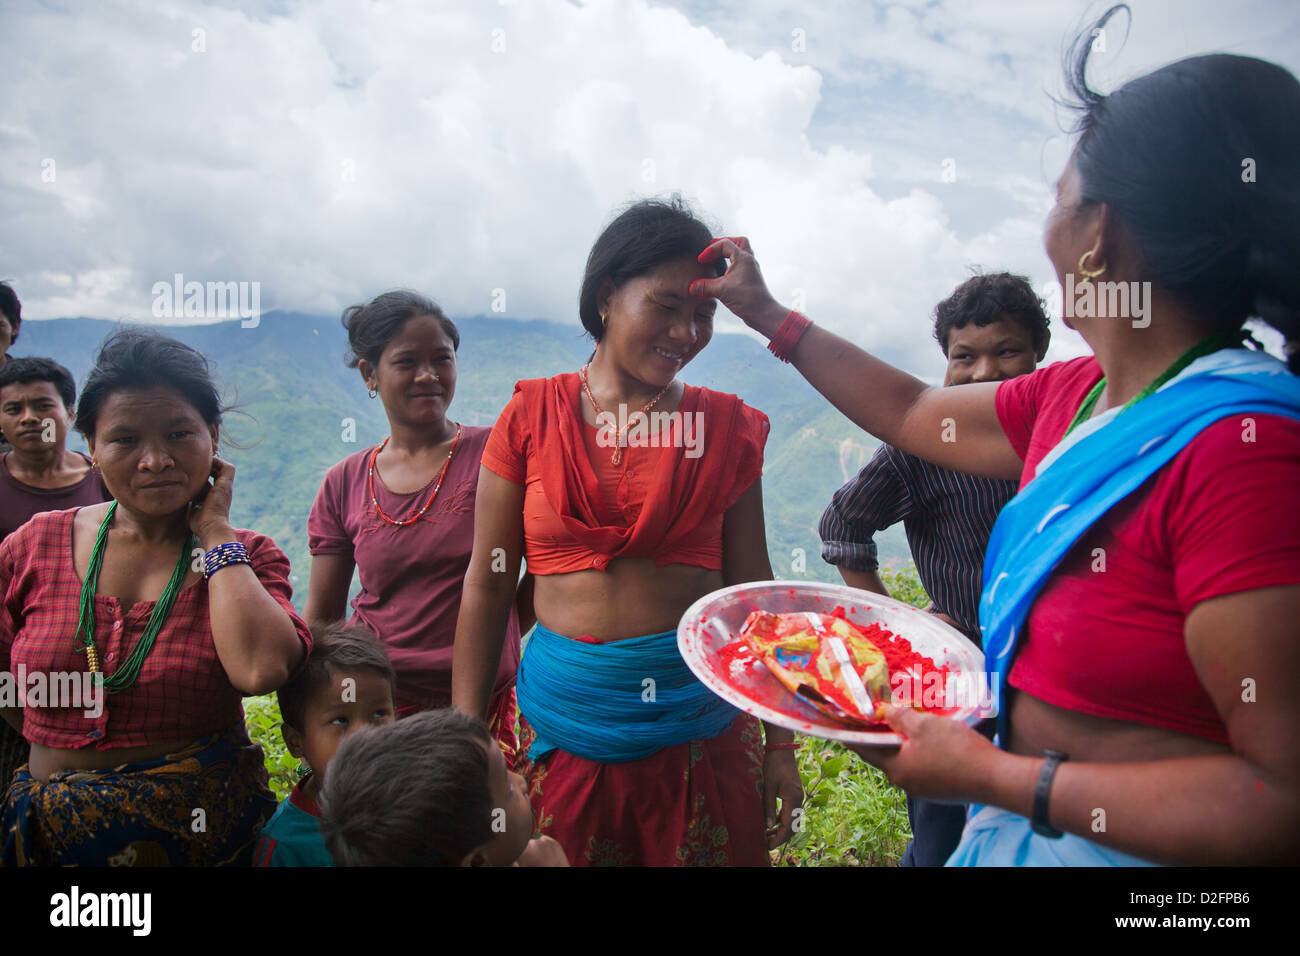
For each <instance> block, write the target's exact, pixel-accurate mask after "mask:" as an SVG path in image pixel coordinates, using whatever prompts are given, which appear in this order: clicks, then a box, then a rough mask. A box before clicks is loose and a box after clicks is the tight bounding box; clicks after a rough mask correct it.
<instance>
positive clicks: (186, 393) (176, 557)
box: [0, 330, 311, 866]
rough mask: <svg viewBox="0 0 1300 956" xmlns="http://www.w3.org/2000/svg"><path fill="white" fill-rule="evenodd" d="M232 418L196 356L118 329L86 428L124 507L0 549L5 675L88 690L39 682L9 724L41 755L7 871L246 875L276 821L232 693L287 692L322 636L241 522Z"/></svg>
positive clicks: (284, 570) (20, 783)
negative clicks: (234, 515)
mask: <svg viewBox="0 0 1300 956" xmlns="http://www.w3.org/2000/svg"><path fill="white" fill-rule="evenodd" d="M221 414H222V407H221V401H220V397H219V396H218V393H217V389H216V386H215V385H214V383H213V381H212V378H211V376H210V375H209V373H208V366H207V362H206V361H205V360H204V358H203V356H202V355H200V354H199V353H198V352H195V351H194V350H193V349H191V348H189V347H188V346H186V345H183V344H182V343H180V342H177V341H176V340H174V339H170V338H167V337H166V336H163V335H159V334H157V333H153V332H147V331H136V330H127V331H123V332H118V333H115V334H114V335H113V336H111V337H110V338H109V339H108V341H106V342H105V343H104V345H103V347H102V348H101V349H100V352H99V356H98V358H97V360H96V363H95V367H94V368H93V369H91V371H90V375H89V377H88V378H87V379H86V385H85V388H84V389H83V390H82V398H81V403H80V404H79V405H78V407H77V417H76V426H77V429H78V431H80V432H81V433H82V434H83V435H85V436H86V440H87V442H88V443H89V446H90V451H91V454H92V455H93V456H94V459H95V462H96V464H97V465H98V467H99V468H100V469H101V471H102V474H103V479H104V483H105V485H107V487H108V491H109V493H110V494H112V495H113V499H114V500H112V501H110V502H108V503H106V504H102V505H91V506H88V507H83V508H76V509H70V510H66V511H51V512H47V513H45V514H40V515H37V516H36V517H34V518H33V519H32V520H31V521H29V522H28V523H27V524H25V525H24V526H23V527H21V528H19V529H18V530H17V531H16V532H14V533H13V534H11V535H9V537H7V538H5V540H4V542H3V543H0V670H4V671H10V672H16V671H18V670H19V669H23V670H25V672H26V674H28V675H36V674H40V675H43V676H44V677H45V678H46V681H47V689H48V690H51V691H52V689H53V688H54V686H55V685H56V683H57V684H58V685H59V686H61V687H62V688H63V689H64V690H68V689H70V688H71V687H72V686H73V684H74V683H75V686H76V687H77V689H79V690H81V691H82V693H81V694H80V695H79V696H80V698H81V699H71V698H69V699H66V700H65V699H59V700H51V699H46V700H44V701H39V700H37V699H35V698H36V694H35V688H34V687H30V688H29V689H30V691H31V692H30V693H29V694H28V696H27V698H26V704H27V706H25V707H23V708H22V709H21V710H19V709H17V708H6V709H5V711H4V718H5V719H6V720H8V721H9V722H10V723H11V724H12V725H13V726H15V727H18V728H20V729H21V730H22V732H23V735H24V736H25V737H26V738H27V739H28V740H29V741H30V742H31V747H32V749H31V760H30V763H29V765H28V766H27V767H25V768H23V769H20V770H19V771H18V773H17V774H16V775H15V777H14V781H13V784H12V785H11V786H10V788H9V791H8V794H7V797H6V801H5V805H4V816H3V840H4V843H3V855H2V856H0V861H2V862H3V863H4V864H5V865H11V866H12V865H33V864H34V865H44V866H62V865H69V864H79V865H104V864H115V865H146V866H160V865H161V866H165V865H168V864H170V865H174V866H175V865H223V864H247V863H248V862H249V857H250V854H251V851H252V846H253V840H254V838H255V837H256V834H257V830H258V828H259V827H260V826H261V825H262V823H263V822H264V821H265V820H266V818H267V817H269V816H270V815H271V813H272V811H273V810H274V809H275V799H274V798H273V797H272V795H271V793H270V791H269V790H268V789H267V787H266V784H267V775H266V768H265V766H264V765H263V762H262V751H261V748H259V747H258V746H256V745H255V744H251V743H250V742H249V739H248V734H247V732H246V731H245V729H244V713H243V708H242V706H241V704H240V698H241V697H246V696H252V695H256V694H266V693H269V692H270V691H273V690H275V689H277V688H278V687H280V685H281V684H283V683H284V682H285V680H287V679H288V678H289V677H290V675H291V674H292V673H293V671H294V670H295V669H296V668H297V667H298V666H300V665H301V663H302V662H303V661H304V660H305V659H306V656H307V653H308V652H309V651H310V648H311V635H310V633H309V632H308V630H307V626H306V625H305V624H304V623H303V621H302V620H300V619H299V618H298V616H297V615H296V614H295V613H294V611H293V606H292V604H290V601H289V597H290V593H291V589H290V587H289V581H288V576H289V562H288V561H287V560H286V559H285V556H284V554H283V552H281V551H280V549H279V548H278V547H276V545H275V543H274V542H273V541H272V540H271V539H270V538H267V537H266V536H264V535H260V534H258V533H257V532H255V531H241V530H237V529H235V528H233V527H232V526H231V524H230V503H231V497H232V495H233V493H234V480H235V469H234V466H233V465H231V464H229V463H228V462H224V461H222V460H221V459H220V458H217V457H216V455H215V452H216V448H217V440H218V437H219V427H220V424H221ZM209 479H210V480H211V482H210V483H209ZM59 675H65V676H62V677H61V676H59ZM87 675H90V676H89V677H87ZM69 678H71V679H69ZM101 680H102V683H100V681H101ZM28 684H29V685H31V684H32V682H31V681H30V680H29V681H28Z"/></svg>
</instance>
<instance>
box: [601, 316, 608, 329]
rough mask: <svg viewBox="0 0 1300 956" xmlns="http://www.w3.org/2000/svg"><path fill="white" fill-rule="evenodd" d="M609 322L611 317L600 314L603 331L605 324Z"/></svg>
mask: <svg viewBox="0 0 1300 956" xmlns="http://www.w3.org/2000/svg"><path fill="white" fill-rule="evenodd" d="M608 321H609V316H608V315H607V314H606V313H604V312H602V313H600V327H601V328H602V329H603V328H604V327H605V323H606V322H608Z"/></svg>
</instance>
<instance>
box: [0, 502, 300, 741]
mask: <svg viewBox="0 0 1300 956" xmlns="http://www.w3.org/2000/svg"><path fill="white" fill-rule="evenodd" d="M79 510H80V509H78V508H72V509H69V510H66V511H49V512H45V513H44V514H38V515H36V516H35V517H33V518H32V519H31V521H29V522H27V524H25V525H23V526H22V527H21V528H19V529H18V530H17V531H15V532H14V533H13V534H11V535H9V537H7V538H5V539H4V541H3V542H0V601H2V602H3V603H2V604H0V671H8V672H10V673H11V674H13V677H14V679H15V680H17V681H19V682H20V683H24V684H25V686H26V689H27V691H28V703H29V704H30V705H36V704H38V703H40V701H39V699H33V698H37V694H38V692H39V693H40V694H42V695H44V694H49V693H50V690H48V689H45V688H46V687H52V686H53V684H55V683H61V684H64V680H60V679H59V678H58V677H57V676H54V677H51V676H50V675H57V674H59V673H63V674H76V675H81V674H82V673H85V672H86V671H87V667H86V655H85V652H84V651H83V650H82V649H81V645H80V644H79V643H78V642H77V641H76V639H75V638H74V635H75V634H76V632H77V616H78V614H77V612H78V604H79V602H80V599H81V584H82V582H81V578H80V577H78V575H77V571H76V568H75V566H74V565H73V557H72V524H73V519H74V518H75V516H76V514H77V511H79ZM235 535H236V536H237V538H238V540H239V541H240V542H242V543H243V545H244V547H245V548H246V549H247V550H248V557H249V561H250V562H251V563H252V567H253V571H254V573H255V574H256V575H257V578H258V580H259V581H261V582H262V587H264V588H266V590H267V593H268V594H270V595H271V596H272V597H273V598H275V600H276V603H278V604H279V605H280V606H281V607H282V608H284V609H285V611H286V612H287V613H288V614H289V619H290V620H292V621H293V626H294V628H295V629H296V630H297V632H298V637H299V638H300V639H301V640H302V642H303V645H304V646H305V647H306V648H307V650H308V652H310V650H311V632H310V631H308V630H307V625H306V624H304V623H303V621H302V619H301V618H300V617H298V615H297V613H296V612H295V611H294V609H293V605H292V604H291V603H290V601H289V598H290V596H291V594H292V593H293V592H292V588H290V586H289V560H288V559H287V558H286V557H285V556H284V552H283V551H281V550H280V549H279V548H278V547H276V544H275V542H274V541H272V540H271V539H270V538H268V537H266V536H265V535H261V534H258V533H257V532H256V531H236V532H235ZM217 573H218V574H220V573H222V572H220V571H219V572H217ZM155 603H156V602H154V601H141V602H140V603H138V604H133V605H132V606H131V607H129V608H125V609H124V608H123V607H122V603H121V601H119V600H118V599H117V598H115V597H109V596H108V595H104V594H97V595H95V646H96V647H97V648H98V649H99V661H100V666H101V667H102V668H103V670H104V672H105V673H108V674H111V673H113V672H114V671H116V670H117V668H118V667H119V666H121V664H122V662H123V661H125V660H126V658H127V656H128V655H129V654H130V653H131V649H132V648H134V647H135V643H136V641H137V640H139V638H140V635H141V634H142V633H143V632H144V629H145V627H146V626H147V625H148V623H149V615H150V614H151V613H152V612H153V608H154V604H155ZM38 679H39V683H40V685H45V686H43V687H41V688H40V689H39V691H38V686H37V683H36V681H37V680H38ZM69 683H70V682H69ZM78 684H79V686H84V684H82V683H81V681H80V680H78ZM64 686H65V688H67V687H68V684H64ZM59 696H60V698H62V697H63V695H59ZM242 696H243V695H242V694H241V693H240V692H239V691H238V690H236V689H235V688H234V687H232V686H231V684H230V679H229V678H228V677H227V676H226V671H225V669H224V668H223V667H222V666H221V661H219V660H218V659H217V648H216V645H214V644H213V643H212V627H211V624H210V621H209V617H208V582H207V580H206V579H202V578H200V579H199V580H198V581H197V582H196V583H194V584H192V585H190V586H189V587H187V588H184V589H182V590H181V592H180V593H179V594H178V595H177V596H176V603H175V604H173V605H172V611H171V614H169V615H168V617H167V620H166V622H165V623H164V624H163V627H162V630H161V631H159V633H158V638H157V640H156V641H155V643H154V646H153V651H152V652H151V653H150V654H149V656H148V657H147V658H145V661H144V665H143V666H142V667H141V668H140V674H139V677H138V678H137V679H136V681H135V683H134V684H132V685H131V686H130V687H129V688H127V689H126V690H124V691H122V692H121V693H117V694H109V693H107V692H104V691H100V692H99V693H98V702H99V703H101V704H102V711H101V712H100V713H99V714H98V715H97V716H87V713H93V712H94V710H95V707H94V706H93V702H92V701H87V700H86V699H85V698H80V699H78V700H67V699H61V700H59V701H57V702H58V703H74V704H77V705H78V706H70V707H52V706H49V703H54V702H56V701H51V700H49V698H47V699H46V701H45V702H44V703H45V705H44V706H26V707H24V708H23V736H24V737H26V738H27V739H28V740H30V741H31V742H32V743H36V744H41V745H43V746H46V747H58V748H60V749H64V750H79V749H82V748H86V747H94V748H95V749H96V750H115V749H118V748H122V747H148V746H155V745H157V744H165V743H169V742H172V741H181V740H194V739H196V738H198V737H201V736H203V735H204V734H207V733H211V732H212V731H214V730H219V729H221V728H222V727H227V726H229V725H231V724H233V723H235V722H237V721H242V720H243V718H244V709H243V707H242V706H241V704H240V699H241V698H242Z"/></svg>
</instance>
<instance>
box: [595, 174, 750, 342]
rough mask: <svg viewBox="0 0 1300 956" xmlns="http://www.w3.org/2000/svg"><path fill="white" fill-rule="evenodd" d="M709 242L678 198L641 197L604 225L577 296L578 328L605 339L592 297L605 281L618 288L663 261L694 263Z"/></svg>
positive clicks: (717, 268)
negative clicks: (688, 260) (678, 260)
mask: <svg viewBox="0 0 1300 956" xmlns="http://www.w3.org/2000/svg"><path fill="white" fill-rule="evenodd" d="M712 238H713V234H712V232H710V230H709V227H708V226H707V225H705V224H704V222H703V221H702V220H701V219H700V218H699V217H698V216H697V215H696V214H695V213H694V211H692V209H691V207H690V205H689V204H688V203H687V202H686V201H685V200H684V199H682V197H681V196H679V195H676V194H674V195H672V196H670V197H669V198H667V199H642V200H640V201H638V202H634V203H632V204H631V205H629V206H628V207H627V208H625V209H624V210H623V211H622V212H621V213H619V214H618V215H617V216H616V217H614V220H613V221H612V222H611V223H610V224H609V225H608V226H606V227H605V229H604V231H603V232H601V234H600V236H599V237H598V238H597V239H596V242H595V244H594V245H593V246H592V247H591V254H590V255H588V256H587V268H586V271H585V272H584V273H583V276H582V291H581V292H580V293H579V294H578V316H579V318H581V319H582V327H583V328H584V329H586V330H587V331H588V332H589V333H591V337H592V338H593V339H595V340H596V341H597V342H599V341H600V340H601V338H602V337H603V336H604V334H605V328H604V325H603V323H602V322H601V321H600V310H599V308H597V306H596V299H597V298H598V297H599V295H600V287H601V285H602V284H603V283H604V281H605V280H606V279H609V280H610V282H612V283H613V284H614V286H615V287H616V288H617V287H618V286H619V285H621V284H623V283H624V282H626V281H627V280H628V279H635V278H636V277H637V276H643V275H645V274H646V273H648V272H651V271H653V270H654V269H655V267H656V266H660V265H662V264H663V263H665V262H672V261H673V260H674V259H681V258H683V257H686V256H689V257H690V258H692V259H693V258H695V257H696V256H698V255H699V254H700V253H701V252H703V251H704V249H705V247H706V246H708V244H709V240H710V239H712ZM725 268H726V267H725V266H724V264H723V262H722V260H720V259H719V260H718V261H717V262H715V263H714V265H713V270H714V272H713V274H714V275H715V276H720V275H722V273H723V271H724V269H725Z"/></svg>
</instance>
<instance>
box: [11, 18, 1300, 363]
mask: <svg viewBox="0 0 1300 956" xmlns="http://www.w3.org/2000/svg"><path fill="white" fill-rule="evenodd" d="M1105 6H1106V5H1105V4H1098V3H1085V2H1080V0H969V2H967V0H931V2H920V0H905V2H897V3H883V2H866V0H858V2H838V3H837V2H827V3H821V2H808V3H786V2H780V0H681V2H667V0H653V2H652V0H592V2H585V3H574V2H569V0H518V2H509V0H501V2H498V3H493V2H490V0H457V2H428V0H426V2H409V3H408V2H372V3H362V2H353V0H319V2H317V0H313V2H265V3H263V2H219V3H206V4H205V3H189V2H184V3H182V2H162V0H158V2H147V0H144V2H113V0H100V2H93V3H92V2H75V0H62V2H60V0H50V2H43V3H35V2H33V3H27V2H21V0H5V2H4V4H3V8H0V37H2V38H3V39H2V40H0V42H2V43H3V45H4V51H5V56H4V61H5V63H6V76H5V82H4V84H3V87H2V88H0V104H2V107H3V108H2V109H0V177H3V180H2V182H3V189H0V210H2V212H3V216H4V219H5V228H4V229H3V230H2V231H0V278H8V279H11V280H12V281H13V283H14V285H15V287H16V289H17V290H18V292H19V295H20V296H21V298H22V299H23V303H24V317H25V318H31V319H40V318H54V317H64V316H78V315H85V316H95V317H104V318H129V319H132V320H137V321H140V320H148V319H149V318H150V315H151V305H152V302H153V298H154V296H153V293H152V289H153V285H154V283H155V282H159V281H171V278H172V276H173V275H174V274H176V273H181V274H183V275H184V277H185V278H186V279H187V280H197V281H223V282H225V281H236V282H258V283H260V297H261V308H262V311H263V312H267V311H270V310H272V309H277V308H280V309H294V310H299V311H312V312H326V313H336V312H338V311H340V310H341V309H342V308H343V307H344V306H346V305H348V304H351V303H353V302H355V301H359V300H362V299H364V298H368V297H370V296H372V295H374V294H376V293H378V292H380V291H383V290H384V289H387V288H391V287H395V286H409V287H413V288H417V289H419V290H421V291H424V292H426V293H428V294H430V295H431V296H433V297H434V298H435V299H437V300H438V301H439V302H441V303H442V304H443V306H444V307H445V308H447V309H448V311H450V312H451V313H452V314H453V315H473V314H478V313H486V314H491V313H492V309H493V305H494V303H495V304H496V305H497V306H498V307H500V306H501V305H504V307H505V311H506V313H507V314H509V315H511V316H520V317H544V318H552V319H556V320H559V321H566V322H567V321H572V322H574V323H575V324H576V322H577V319H576V311H577V310H576V300H577V292H578V284H579V281H580V278H581V273H582V267H583V264H584V261H585V259H586V256H587V252H588V250H589V248H590V245H591V243H592V241H593V240H594V238H595V237H596V235H597V233H598V232H599V230H600V228H601V227H602V225H603V224H604V223H605V222H606V221H607V220H608V219H609V218H610V216H611V214H612V212H613V211H614V210H615V209H616V208H617V207H618V206H619V205H620V204H622V203H625V202H627V201H628V200H631V199H635V198H638V197H641V196H645V195H656V194H664V193H668V192H673V191H680V192H681V193H682V194H683V195H685V196H686V197H687V198H688V199H690V200H692V201H693V202H695V203H696V204H697V206H698V208H699V209H700V210H702V211H703V213H704V214H705V216H706V218H707V219H708V220H709V221H710V222H711V223H712V224H714V225H715V226H716V227H717V228H718V230H719V231H720V232H723V233H726V234H744V235H748V236H749V237H750V239H751V241H752V242H753V245H754V248H755V251H756V253H757V254H758V257H759V261H760V263H761V264H762V266H763V270H764V273H765V275H766V277H767V279H768V283H769V285H770V286H771V287H772V289H773V291H774V293H775V294H776V295H777V297H778V298H779V299H781V300H782V301H783V302H786V303H787V304H794V302H795V296H796V295H801V296H802V301H803V305H804V311H806V312H807V313H808V314H809V315H810V316H811V317H812V318H813V319H814V320H815V321H818V322H820V323H823V324H825V325H827V326H830V327H831V328H834V329H835V330H836V331H838V332H841V333H842V334H845V335H848V336H849V337H851V338H852V339H854V340H855V341H857V342H858V343H859V344H861V345H863V346H865V347H867V348H874V349H879V350H882V352H883V353H884V354H886V355H889V356H890V357H893V358H894V359H895V360H897V361H900V362H901V363H902V364H904V365H906V366H908V367H909V368H911V369H912V370H913V371H916V372H918V373H920V374H926V375H933V374H935V373H937V372H938V371H939V369H940V368H941V361H940V358H939V356H938V352H937V350H936V349H935V347H934V345H933V343H932V341H931V340H930V339H929V321H930V312H931V309H932V307H933V305H934V303H935V302H936V301H937V300H938V299H940V298H942V297H944V296H945V295H946V294H947V293H948V292H950V291H951V289H952V288H953V286H955V285H956V284H957V283H958V282H960V281H962V279H964V278H965V277H966V276H967V275H969V273H970V270H971V269H972V268H977V267H978V268H986V269H1003V268H1005V269H1011V270H1014V271H1019V272H1023V273H1025V274H1027V275H1029V276H1030V278H1031V279H1032V280H1033V282H1034V284H1035V285H1036V286H1037V287H1040V288H1046V286H1047V283H1049V282H1050V280H1051V279H1052V278H1053V276H1052V273H1051V270H1050V266H1049V264H1048V261H1047V259H1046V257H1045V255H1044V253H1043V251H1042V240H1041V232H1042V222H1043V217H1044V215H1045V214H1046V212H1047V210H1048V209H1049V208H1050V206H1051V197H1052V194H1053V184H1054V182H1055V179H1056V177H1057V176H1058V175H1059V173H1060V170H1061V167H1062V165H1063V163H1064V160H1065V157H1066V155H1067V154H1068V150H1069V138H1068V137H1067V136H1066V135H1065V134H1064V133H1063V132H1062V126H1063V124H1065V123H1066V122H1067V120H1068V116H1067V115H1066V114H1064V113H1062V112H1060V111H1059V110H1057V109H1056V108H1055V107H1054V106H1053V103H1052V100H1051V98H1050V96H1051V94H1053V93H1060V92H1061V89H1062V76H1061V65H1060V64H1061V52H1062V48H1063V45H1064V44H1066V43H1067V42H1068V40H1069V39H1070V38H1071V37H1072V36H1073V35H1074V33H1075V32H1076V31H1077V30H1078V29H1080V28H1081V27H1082V26H1083V25H1084V24H1085V23H1087V22H1088V21H1089V18H1090V17H1095V16H1096V15H1097V14H1098V13H1100V12H1101V11H1102V10H1104V9H1105ZM1130 6H1131V8H1132V11H1133V16H1132V24H1131V29H1128V30H1127V38H1125V33H1126V30H1125V27H1126V18H1124V17H1123V16H1122V15H1121V16H1120V17H1118V18H1116V19H1115V20H1113V21H1112V23H1111V27H1110V29H1109V30H1108V35H1107V37H1106V38H1105V52H1104V53H1101V52H1099V53H1098V54H1097V55H1096V56H1095V57H1094V64H1095V66H1096V72H1095V74H1094V85H1095V86H1098V87H1100V88H1101V89H1103V90H1108V89H1110V88H1113V86H1114V85H1116V84H1117V83H1118V82H1122V80H1123V79H1125V78H1127V77H1131V76H1134V75H1137V74H1140V73H1142V72H1145V71H1147V70H1149V69H1151V68H1153V67H1156V66H1159V65H1161V64H1163V63H1167V62H1169V61H1171V60H1174V59H1178V58H1180V57H1183V56H1187V55H1192V54H1196V53H1203V52H1209V51H1227V52H1234V53H1244V54H1250V55H1255V56H1261V57H1264V58H1266V59H1271V60H1274V61H1276V62H1279V63H1281V64H1283V65H1285V66H1287V67H1288V68H1289V69H1291V70H1292V71H1293V72H1298V73H1300V5H1298V4H1295V3H1294V2H1291V0H1237V2H1233V3H1223V2H1221V0H1131V2H1130ZM945 171H947V172H948V175H946V176H945ZM498 290H503V291H504V295H502V292H501V291H498ZM796 290H798V291H796ZM723 318H724V321H723V322H722V323H721V327H722V328H734V327H737V326H738V323H737V322H736V321H735V319H734V318H730V317H727V316H724V317H723ZM1083 348H1084V346H1083V345H1082V342H1081V340H1080V339H1078V337H1077V336H1075V335H1074V334H1073V333H1071V332H1069V331H1068V330H1066V329H1064V328H1063V327H1060V326H1059V325H1057V326H1056V327H1055V339H1054V342H1053V349H1052V352H1051V353H1050V357H1053V358H1061V357H1066V356H1070V355H1077V354H1081V352H1082V350H1083Z"/></svg>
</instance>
